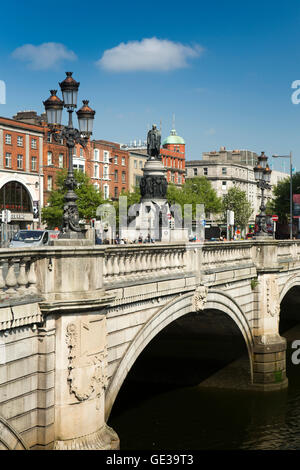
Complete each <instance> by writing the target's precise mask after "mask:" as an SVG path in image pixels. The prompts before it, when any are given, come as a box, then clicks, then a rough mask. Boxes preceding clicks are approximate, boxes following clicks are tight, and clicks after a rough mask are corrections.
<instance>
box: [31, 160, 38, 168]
mask: <svg viewBox="0 0 300 470" xmlns="http://www.w3.org/2000/svg"><path fill="white" fill-rule="evenodd" d="M36 164H37V158H36V157H31V171H36Z"/></svg>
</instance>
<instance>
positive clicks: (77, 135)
mask: <svg viewBox="0 0 300 470" xmlns="http://www.w3.org/2000/svg"><path fill="white" fill-rule="evenodd" d="M66 75H67V76H66V78H65V80H64V81H62V82H61V83H60V84H59V85H60V88H61V91H62V95H63V101H62V100H61V99H60V98H59V97H58V96H56V93H57V90H50V93H51V96H50V97H49V98H48V99H47V100H46V101H44V106H45V110H46V114H47V121H48V125H49V128H50V132H51V133H52V134H53V136H54V139H55V140H56V141H60V140H61V139H64V138H65V139H66V143H67V147H68V153H69V165H68V175H67V178H66V180H65V183H64V184H65V187H66V188H67V189H68V191H67V193H66V195H65V198H64V214H63V221H62V232H63V233H62V235H61V236H60V238H84V232H83V230H82V229H81V227H80V226H79V213H78V207H77V204H76V200H77V195H76V193H75V191H74V189H75V188H76V181H75V178H74V171H73V153H74V147H75V144H80V145H81V146H82V147H86V145H87V143H88V140H89V137H90V135H91V134H92V130H93V121H94V116H95V111H93V110H92V109H91V108H90V107H89V106H88V103H89V102H88V101H87V100H84V101H83V106H82V108H81V109H79V110H78V111H77V113H76V114H77V117H78V124H79V130H78V129H75V128H74V127H73V120H72V114H73V112H74V110H75V108H76V107H77V95H78V88H79V85H80V83H79V82H76V80H74V78H73V77H72V72H66ZM63 108H66V109H67V111H68V113H69V122H68V125H67V126H64V127H62V126H61V117H62V110H63Z"/></svg>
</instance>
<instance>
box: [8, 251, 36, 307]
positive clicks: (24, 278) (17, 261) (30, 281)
mask: <svg viewBox="0 0 300 470" xmlns="http://www.w3.org/2000/svg"><path fill="white" fill-rule="evenodd" d="M20 255H21V256H19V257H17V256H16V254H15V253H14V254H12V255H11V256H9V253H7V252H6V253H5V254H2V253H1V258H0V306H1V303H3V302H7V301H8V302H10V301H13V300H14V299H16V298H19V297H27V296H33V295H37V294H38V290H37V276H36V272H35V267H34V265H35V261H36V259H37V258H36V257H33V256H29V255H27V256H26V254H25V253H24V256H22V254H20Z"/></svg>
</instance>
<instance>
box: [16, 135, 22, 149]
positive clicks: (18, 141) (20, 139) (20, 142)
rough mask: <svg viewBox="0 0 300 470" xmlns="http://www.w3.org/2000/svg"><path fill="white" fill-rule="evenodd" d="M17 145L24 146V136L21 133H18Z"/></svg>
mask: <svg viewBox="0 0 300 470" xmlns="http://www.w3.org/2000/svg"><path fill="white" fill-rule="evenodd" d="M17 145H18V147H23V137H21V136H20V135H18V137H17Z"/></svg>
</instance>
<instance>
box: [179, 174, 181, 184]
mask: <svg viewBox="0 0 300 470" xmlns="http://www.w3.org/2000/svg"><path fill="white" fill-rule="evenodd" d="M178 184H181V176H179V175H178Z"/></svg>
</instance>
